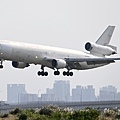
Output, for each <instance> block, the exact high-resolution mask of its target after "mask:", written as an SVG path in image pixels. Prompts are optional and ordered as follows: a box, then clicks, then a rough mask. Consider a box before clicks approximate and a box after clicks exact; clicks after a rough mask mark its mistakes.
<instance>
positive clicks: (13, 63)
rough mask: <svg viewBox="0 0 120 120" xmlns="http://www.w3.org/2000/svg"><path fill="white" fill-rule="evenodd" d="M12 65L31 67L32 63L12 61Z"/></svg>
mask: <svg viewBox="0 0 120 120" xmlns="http://www.w3.org/2000/svg"><path fill="white" fill-rule="evenodd" d="M12 66H13V67H14V68H25V67H29V66H30V65H29V64H28V63H24V62H16V61H12Z"/></svg>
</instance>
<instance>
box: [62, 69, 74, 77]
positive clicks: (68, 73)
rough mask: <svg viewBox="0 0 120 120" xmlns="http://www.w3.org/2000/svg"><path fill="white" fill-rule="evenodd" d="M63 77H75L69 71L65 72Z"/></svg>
mask: <svg viewBox="0 0 120 120" xmlns="http://www.w3.org/2000/svg"><path fill="white" fill-rule="evenodd" d="M63 75H64V76H73V72H70V71H69V70H68V71H67V72H66V71H64V72H63Z"/></svg>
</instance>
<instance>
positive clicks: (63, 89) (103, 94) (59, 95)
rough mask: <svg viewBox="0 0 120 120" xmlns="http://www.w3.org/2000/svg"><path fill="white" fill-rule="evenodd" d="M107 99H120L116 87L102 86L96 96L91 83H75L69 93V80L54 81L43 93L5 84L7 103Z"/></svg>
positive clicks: (19, 85)
mask: <svg viewBox="0 0 120 120" xmlns="http://www.w3.org/2000/svg"><path fill="white" fill-rule="evenodd" d="M108 100H120V92H117V88H116V87H114V86H112V85H109V86H106V87H102V88H100V90H99V94H98V95H97V96H96V94H95V89H94V88H93V86H92V85H88V86H86V87H83V86H80V85H77V86H76V87H75V88H73V89H72V91H71V94H70V82H69V81H63V80H59V81H55V83H54V84H53V88H52V89H50V88H47V89H46V93H45V94H41V96H40V97H39V92H38V93H37V94H31V93H27V92H26V90H25V84H8V85H7V103H12V104H18V103H27V102H35V101H66V102H68V101H71V102H82V101H108Z"/></svg>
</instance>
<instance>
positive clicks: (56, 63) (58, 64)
mask: <svg viewBox="0 0 120 120" xmlns="http://www.w3.org/2000/svg"><path fill="white" fill-rule="evenodd" d="M51 64H52V67H53V68H57V69H61V68H65V67H66V65H67V64H66V61H65V60H62V59H53V60H52V63H51Z"/></svg>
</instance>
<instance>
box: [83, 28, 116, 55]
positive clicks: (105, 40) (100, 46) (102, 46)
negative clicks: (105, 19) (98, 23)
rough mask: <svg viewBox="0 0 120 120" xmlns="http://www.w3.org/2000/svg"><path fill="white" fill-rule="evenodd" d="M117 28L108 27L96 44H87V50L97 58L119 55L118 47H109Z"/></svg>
mask: <svg viewBox="0 0 120 120" xmlns="http://www.w3.org/2000/svg"><path fill="white" fill-rule="evenodd" d="M114 29H115V26H108V27H107V29H106V30H105V31H104V32H103V34H102V35H101V36H100V37H99V39H98V40H97V41H96V42H95V43H91V42H87V43H86V44H85V49H86V50H87V51H90V54H93V55H96V56H102V57H104V56H106V55H107V56H110V55H114V54H116V53H117V47H115V46H112V45H109V42H110V39H111V37H112V34H113V31H114Z"/></svg>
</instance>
